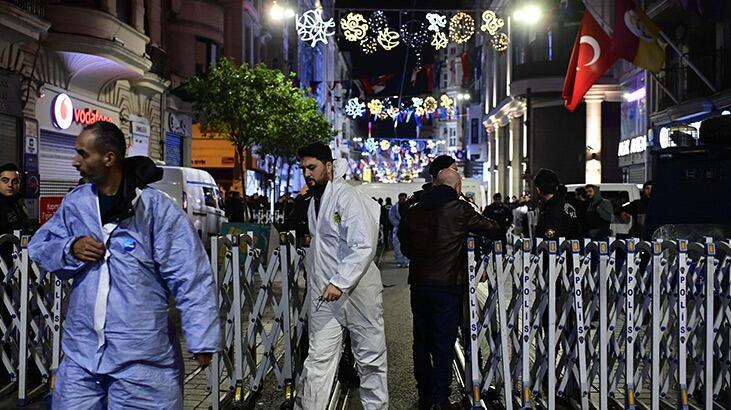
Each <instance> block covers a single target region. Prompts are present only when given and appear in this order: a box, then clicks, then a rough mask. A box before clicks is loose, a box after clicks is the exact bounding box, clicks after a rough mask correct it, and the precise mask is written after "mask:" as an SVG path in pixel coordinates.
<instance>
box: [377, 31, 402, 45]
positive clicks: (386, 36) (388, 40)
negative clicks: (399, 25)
mask: <svg viewBox="0 0 731 410" xmlns="http://www.w3.org/2000/svg"><path fill="white" fill-rule="evenodd" d="M378 44H380V45H381V47H383V49H384V50H386V51H388V50H393V49H394V48H396V47H397V46H398V45H399V44H400V42H399V33H397V32H395V31H391V30H389V29H388V27H386V28H384V29H383V30H381V31H379V32H378Z"/></svg>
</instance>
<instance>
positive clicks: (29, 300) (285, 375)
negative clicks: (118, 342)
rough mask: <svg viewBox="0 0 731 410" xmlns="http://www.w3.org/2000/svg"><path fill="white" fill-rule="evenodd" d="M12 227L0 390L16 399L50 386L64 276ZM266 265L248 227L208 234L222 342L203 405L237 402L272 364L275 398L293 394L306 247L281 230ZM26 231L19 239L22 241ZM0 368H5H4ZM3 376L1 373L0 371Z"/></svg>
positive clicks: (0, 337) (0, 331) (4, 239)
mask: <svg viewBox="0 0 731 410" xmlns="http://www.w3.org/2000/svg"><path fill="white" fill-rule="evenodd" d="M19 238H20V236H19V232H16V234H15V235H0V245H2V244H5V243H10V244H11V246H12V254H11V256H10V259H11V260H10V261H9V262H10V263H9V264H8V263H6V262H5V261H3V260H2V258H0V274H2V282H1V283H0V293H1V296H2V303H0V345H1V347H2V349H1V350H0V361H1V362H2V364H1V365H0V366H2V369H0V380H2V381H3V382H5V384H4V385H3V386H0V394H2V395H3V396H4V395H8V394H10V393H11V392H12V391H17V397H18V403H19V405H24V404H25V403H26V401H27V399H28V397H29V396H30V395H32V394H33V393H34V392H36V391H43V390H45V389H48V388H49V386H50V384H51V383H50V382H51V378H52V374H53V372H54V371H55V370H56V369H57V368H58V365H59V363H60V360H61V355H62V353H61V335H62V322H63V317H64V314H65V306H67V298H68V295H70V289H71V288H70V284H69V282H65V281H61V280H60V279H56V278H55V276H54V275H53V273H50V272H45V271H43V270H42V269H40V268H39V267H38V266H37V265H36V264H35V263H33V262H32V261H31V260H30V259H29V257H28V250H27V248H26V245H27V243H21V239H19ZM279 239H280V243H279V248H278V249H276V250H275V251H274V253H273V255H272V256H271V258H270V262H269V264H268V265H265V264H264V262H263V260H264V258H263V251H262V250H261V249H256V248H254V247H252V242H253V241H252V235H251V234H250V233H249V234H247V235H238V236H227V237H214V238H211V244H212V246H211V264H212V266H213V270H214V272H215V273H216V275H215V277H216V282H217V288H218V298H219V306H220V318H221V323H222V327H223V329H222V330H223V332H222V335H223V337H222V339H223V349H222V351H221V353H218V354H216V355H214V360H213V361H212V363H211V366H209V367H208V368H207V369H206V372H207V377H208V389H209V391H210V405H211V407H212V408H215V409H217V408H219V406H220V404H221V403H222V402H233V403H234V404H235V403H243V402H244V400H245V399H246V398H248V397H252V395H251V393H252V392H256V391H258V390H259V389H261V387H262V384H263V383H264V380H265V378H266V377H267V375H268V374H269V373H270V372H272V371H273V373H274V376H275V378H276V381H277V383H278V385H279V387H280V388H281V389H282V401H283V402H285V403H287V402H291V401H292V399H293V390H294V380H296V377H297V375H299V374H300V373H301V364H302V361H303V359H302V357H301V356H300V355H301V354H306V352H301V350H302V349H301V345H306V343H301V342H306V339H307V328H306V327H307V314H308V312H307V309H308V304H306V303H305V300H306V296H307V295H306V280H305V277H304V275H305V273H304V272H305V271H304V258H305V251H304V250H303V249H297V248H295V245H294V236H293V235H292V234H281V235H280V238H279ZM27 240H28V239H27V238H25V239H24V241H25V242H27ZM3 373H4V374H3ZM2 376H5V377H2Z"/></svg>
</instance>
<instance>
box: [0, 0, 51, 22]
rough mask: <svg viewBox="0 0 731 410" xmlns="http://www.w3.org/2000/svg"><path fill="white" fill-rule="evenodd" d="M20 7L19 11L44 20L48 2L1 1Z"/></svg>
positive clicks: (38, 0) (34, 0)
mask: <svg viewBox="0 0 731 410" xmlns="http://www.w3.org/2000/svg"><path fill="white" fill-rule="evenodd" d="M3 1H7V2H8V3H10V4H12V5H15V6H17V7H20V8H21V9H23V10H25V11H27V12H29V13H31V14H34V15H35V16H37V17H40V18H45V17H46V9H47V5H48V2H47V0H3Z"/></svg>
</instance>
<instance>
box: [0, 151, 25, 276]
mask: <svg viewBox="0 0 731 410" xmlns="http://www.w3.org/2000/svg"><path fill="white" fill-rule="evenodd" d="M20 183H21V178H20V169H19V168H18V167H17V166H16V165H15V164H4V165H2V166H0V235H3V234H12V233H13V231H15V230H23V229H26V228H28V211H26V209H25V205H23V198H22V196H21V195H20ZM12 253H13V245H12V244H11V243H9V242H8V243H4V244H2V245H0V257H2V258H3V260H4V261H5V263H6V264H7V265H8V266H9V265H10V263H11V255H12Z"/></svg>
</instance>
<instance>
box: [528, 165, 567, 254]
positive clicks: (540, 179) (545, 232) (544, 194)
mask: <svg viewBox="0 0 731 410" xmlns="http://www.w3.org/2000/svg"><path fill="white" fill-rule="evenodd" d="M533 185H534V186H535V189H536V193H537V195H538V199H539V200H540V201H541V206H540V210H539V213H538V224H537V225H536V238H542V239H546V240H558V238H561V237H566V235H567V233H568V232H567V231H568V229H567V228H568V227H567V226H566V225H567V223H566V218H565V201H564V199H563V198H562V197H561V195H559V194H558V186H559V180H558V176H557V175H556V173H555V172H553V171H551V170H550V169H545V168H541V170H540V171H538V173H537V174H536V176H535V178H534V179H533Z"/></svg>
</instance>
